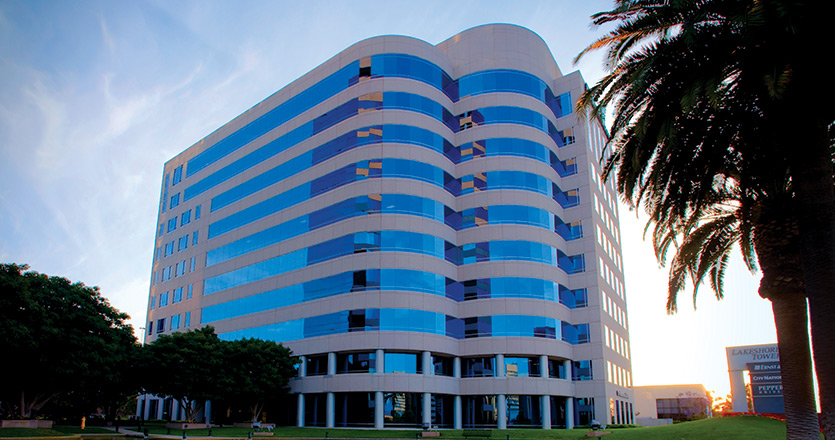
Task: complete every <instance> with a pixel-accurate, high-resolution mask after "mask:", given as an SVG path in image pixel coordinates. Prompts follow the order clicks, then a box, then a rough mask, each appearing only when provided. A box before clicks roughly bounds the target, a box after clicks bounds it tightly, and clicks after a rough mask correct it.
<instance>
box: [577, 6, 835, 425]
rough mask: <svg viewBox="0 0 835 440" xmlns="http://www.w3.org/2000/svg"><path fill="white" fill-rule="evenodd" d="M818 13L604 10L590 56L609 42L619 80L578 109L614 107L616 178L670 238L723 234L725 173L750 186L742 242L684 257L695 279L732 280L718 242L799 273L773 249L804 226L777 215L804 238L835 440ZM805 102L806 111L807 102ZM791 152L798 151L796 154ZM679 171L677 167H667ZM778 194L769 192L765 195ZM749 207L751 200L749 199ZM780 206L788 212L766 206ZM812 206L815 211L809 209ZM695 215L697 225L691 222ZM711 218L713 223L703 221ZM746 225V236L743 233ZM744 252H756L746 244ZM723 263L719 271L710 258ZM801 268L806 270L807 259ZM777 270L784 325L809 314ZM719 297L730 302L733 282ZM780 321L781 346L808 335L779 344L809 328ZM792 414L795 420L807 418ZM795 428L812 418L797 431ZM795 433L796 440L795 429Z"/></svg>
mask: <svg viewBox="0 0 835 440" xmlns="http://www.w3.org/2000/svg"><path fill="white" fill-rule="evenodd" d="M810 12H811V10H809V9H808V8H807V9H804V4H803V3H802V2H775V1H767V0H761V1H758V2H754V1H745V0H740V1H732V0H712V1H711V0H703V1H695V0H693V1H675V0H669V1H660V0H659V1H625V0H623V1H619V2H617V7H616V8H615V9H614V10H612V11H609V12H603V13H600V14H597V15H595V16H593V18H594V20H595V22H596V23H598V24H602V23H608V22H617V23H618V26H617V28H616V29H615V30H614V31H612V32H610V33H609V34H608V35H607V36H605V37H603V38H601V39H599V40H598V41H596V42H595V43H593V44H592V45H590V46H589V48H587V49H586V50H585V51H584V52H583V53H581V54H580V56H582V55H583V54H584V53H586V52H588V51H589V50H593V49H599V48H604V47H605V48H608V61H609V66H610V68H611V73H610V74H609V75H607V76H606V77H604V78H603V80H601V81H600V82H599V83H598V84H597V85H596V86H595V87H593V88H592V89H590V90H589V91H588V92H587V93H586V94H584V96H583V97H582V98H581V102H580V106H581V107H582V108H587V109H589V113H590V114H591V115H592V116H595V117H601V118H602V116H603V113H604V111H605V109H606V108H607V106H613V107H614V108H615V110H616V112H615V117H614V120H613V121H612V124H611V132H612V134H613V136H612V143H611V145H610V146H611V148H612V150H611V155H610V157H609V158H608V161H607V165H606V168H605V173H606V174H608V173H609V172H611V171H612V170H613V169H615V168H616V169H617V176H618V190H619V192H620V193H621V194H623V195H624V196H625V197H626V198H627V199H628V200H629V201H630V202H631V203H632V205H633V206H635V207H637V206H638V205H639V204H640V203H641V201H642V200H646V201H647V204H648V210H649V211H650V213H651V216H652V217H653V221H656V225H661V227H660V229H657V232H658V233H659V234H661V235H660V237H664V236H665V233H664V231H678V232H682V233H695V232H696V231H699V232H701V233H702V234H704V233H706V232H707V230H706V229H700V228H701V227H702V226H704V227H708V226H705V225H709V224H713V227H718V226H719V225H720V224H721V223H711V222H710V221H708V220H710V219H712V216H713V215H718V213H716V212H712V211H710V209H708V208H709V207H711V206H713V203H715V201H716V200H717V194H722V192H721V191H718V190H717V184H718V187H723V185H724V184H723V182H724V181H725V179H731V183H732V185H731V187H733V186H734V185H736V186H737V187H738V191H739V196H740V197H742V199H739V198H737V199H735V203H736V204H737V205H736V206H738V207H739V211H737V212H736V214H738V215H737V217H736V218H737V219H738V222H740V223H737V224H736V225H737V228H736V229H737V230H738V231H739V233H738V234H739V235H738V236H736V238H734V236H733V235H732V234H730V233H729V230H733V229H734V226H733V224H724V226H723V228H721V229H718V230H717V231H719V232H717V233H720V232H721V234H720V235H712V236H711V235H708V236H704V237H705V240H707V237H710V240H708V241H705V242H702V243H701V244H703V245H706V246H708V247H707V248H705V250H710V252H709V253H708V254H707V255H714V256H722V255H725V256H724V257H721V258H719V259H718V260H711V258H710V257H706V256H703V257H706V258H703V257H700V258H698V259H696V260H691V263H692V262H694V261H696V262H698V265H696V266H688V265H687V264H684V263H683V262H684V261H685V260H681V264H683V266H681V268H683V269H681V270H683V271H684V272H688V271H690V273H692V274H694V275H697V277H696V278H697V280H701V278H702V277H704V276H705V274H706V273H708V272H711V270H712V272H711V281H712V282H714V288H716V287H720V286H721V282H720V283H718V285H717V284H716V281H721V277H720V278H718V279H717V278H715V277H716V276H720V275H721V274H722V270H719V268H724V264H726V261H727V260H726V258H727V257H726V255H727V251H728V250H729V249H730V248H722V247H721V242H722V241H721V240H720V241H717V239H718V238H720V237H721V238H724V239H725V240H724V242H725V243H726V244H727V243H732V242H734V241H739V242H740V243H741V244H746V243H747V244H751V243H752V242H753V243H754V244H755V246H754V248H755V249H756V253H757V254H758V255H759V257H760V264H761V266H762V268H763V272H764V274H766V272H768V274H772V273H775V271H777V270H788V269H787V268H786V264H783V263H782V262H780V261H779V260H775V259H774V258H775V256H780V255H785V253H784V252H774V251H772V249H774V248H775V247H773V246H770V243H772V242H776V243H778V244H779V242H780V240H782V239H784V238H785V235H786V233H787V232H792V231H795V229H792V228H789V229H787V228H788V227H789V226H790V225H791V224H793V222H789V223H787V222H786V221H783V222H774V221H771V220H765V219H768V218H769V216H771V217H774V214H771V213H773V212H778V211H779V210H780V209H786V206H791V210H790V212H794V213H795V214H797V215H796V217H795V218H796V219H797V223H798V228H799V231H800V233H799V235H798V240H799V243H800V245H799V247H800V249H801V251H802V252H801V255H802V257H803V265H802V267H803V270H804V271H805V277H804V280H805V291H806V293H807V294H808V295H809V302H810V310H811V315H812V330H813V340H814V343H815V347H816V348H817V350H815V356H816V360H817V362H816V365H817V366H818V373H819V383H820V386H821V403H822V406H823V410H824V426H825V430H826V434H827V437H829V438H835V434H833V432H832V430H833V429H834V428H835V423H832V422H835V420H833V409H835V405H833V404H835V389H833V385H835V383H833V380H835V372H833V365H835V363H833V362H831V361H830V362H826V359H828V357H831V356H832V353H833V351H832V350H831V349H830V348H829V346H830V345H831V344H832V343H833V337H832V335H835V326H834V325H833V322H835V320H832V319H831V314H832V313H833V312H835V301H833V299H835V296H833V295H832V294H831V292H830V291H829V290H828V289H829V288H830V287H831V286H833V285H835V258H833V255H832V254H833V251H834V250H835V246H833V243H835V241H833V231H835V228H833V226H832V225H833V224H835V223H833V219H835V191H833V190H832V185H833V178H832V176H833V174H832V162H831V157H832V156H831V154H830V149H829V143H828V141H829V137H828V135H827V132H826V130H825V129H826V127H827V126H828V125H829V124H830V123H831V122H832V119H833V117H832V115H833V113H832V111H831V110H827V111H825V112H824V111H818V110H820V109H818V107H819V106H818V105H814V104H815V102H814V101H813V100H814V99H818V97H819V96H820V94H818V95H811V94H809V93H805V92H808V91H809V90H810V89H811V87H812V85H810V82H809V80H813V79H815V77H814V73H813V72H814V71H815V69H813V68H811V66H810V61H809V60H808V59H804V58H803V57H800V56H798V54H803V53H805V51H804V50H802V49H804V48H806V47H807V46H808V43H810V42H811V41H813V40H814V38H813V37H814V36H815V33H814V32H815V31H817V32H819V33H820V32H823V31H822V30H821V29H825V28H814V27H813V26H810V23H812V24H814V23H813V22H814V20H815V19H816V18H817V17H820V15H821V14H823V15H824V16H825V12H826V11H814V12H815V13H816V14H818V15H817V16H815V14H810ZM798 35H799V36H798ZM804 44H805V45H804ZM578 57H579V56H578ZM817 70H819V69H817ZM817 84H820V82H818V83H817ZM804 93H805V94H804ZM828 93H830V94H831V91H828ZM810 98H811V99H810ZM801 103H805V104H806V105H805V106H803V107H798V106H799V105H801ZM806 110H812V111H811V112H807V111H806ZM780 118H782V119H780ZM778 121H779V123H778ZM786 124H791V128H789V129H787V128H786ZM787 132H788V133H787ZM801 132H802V133H801ZM789 134H791V135H794V136H795V137H796V138H802V142H800V143H796V144H787V143H786V140H787V138H788V135H789ZM787 145H792V148H791V149H789V148H785V147H786V146H787ZM676 160H678V161H680V162H676ZM676 164H678V165H677V167H676V166H675V165H676ZM754 164H756V165H754ZM774 165H780V166H783V167H784V168H785V167H786V166H788V178H787V179H788V180H787V182H790V183H791V185H790V186H791V191H792V192H787V191H786V190H787V189H788V187H789V185H787V182H782V183H780V184H777V185H776V186H775V185H774V181H769V183H768V185H766V184H765V182H763V179H762V177H765V176H769V175H770V174H769V173H771V172H773V171H774V170H772V169H771V167H772V166H774ZM670 168H674V169H676V170H677V171H669V169H670ZM665 170H667V171H665ZM784 171H785V169H784ZM777 175H780V174H779V173H778V174H777ZM782 175H786V173H785V172H784V173H783V174H782ZM781 186H782V192H783V193H786V194H790V197H789V200H790V201H791V204H790V205H781V204H780V203H776V202H773V201H772V202H767V203H766V201H767V200H768V197H776V196H773V195H770V194H775V191H774V190H773V189H774V188H777V189H780V188H781ZM766 188H768V189H771V191H767V192H764V194H760V196H759V198H755V197H754V195H756V194H757V191H760V192H763V191H764V189H766ZM777 193H779V191H777ZM726 196H727V194H725V195H724V196H723V197H726ZM766 196H768V197H766ZM721 199H722V197H719V199H718V200H721ZM753 200H757V202H752V201H753ZM726 201H727V200H726ZM743 201H745V204H744V205H739V204H740V203H742V202H743ZM732 206H733V205H732ZM741 206H744V207H745V208H744V209H742V207H741ZM769 206H777V207H778V208H776V209H768V210H763V207H769ZM665 210H668V211H665ZM814 210H817V211H814ZM757 212H760V213H764V215H763V216H760V217H757V218H760V219H761V220H760V221H762V223H761V224H756V223H752V219H753V218H754V217H752V214H753V213H757ZM809 212H815V213H816V215H814V216H811V215H808V213H809ZM742 214H745V215H742ZM694 216H695V220H694V222H691V223H688V222H687V220H688V219H690V218H691V217H694ZM700 216H707V217H705V218H702V219H699V218H700ZM810 218H811V219H810ZM726 221H727V218H726ZM659 222H660V223H659ZM665 222H666V223H665ZM743 224H744V225H745V227H744V228H743V227H742V225H743ZM729 228H730V229H729ZM744 231H748V232H747V234H748V235H743V234H742V233H743V232H744ZM729 234H730V235H729ZM667 235H669V234H667ZM743 237H748V238H747V239H743ZM790 241H791V240H790ZM663 242H664V240H660V241H657V243H663ZM692 243H693V244H692V245H691V246H690V248H692V249H698V248H699V246H697V243H699V240H696V239H694V240H693V241H692ZM717 246H718V247H717ZM776 248H777V249H779V246H777V247H776ZM663 249H664V247H663V246H662V247H661V248H657V250H663ZM747 249H748V252H747V255H748V256H749V257H752V256H753V254H752V253H751V247H750V246H749V247H748V248H747ZM723 250H724V253H723ZM743 253H744V255H745V254H746V250H745V248H743ZM685 254H686V253H685ZM696 255H698V253H697V254H696ZM659 256H663V253H661V254H659ZM810 256H811V258H810ZM711 261H714V264H709V263H710V262H711ZM748 261H749V262H752V261H753V260H752V259H751V258H749V259H748ZM705 264H706V265H705ZM675 267H676V266H675V265H674V271H675ZM751 267H753V265H752V266H751ZM794 267H795V272H796V270H797V269H796V267H797V266H796V261H795V266H794ZM709 269H711V270H709ZM704 270H708V272H704ZM776 273H777V275H774V276H772V275H766V276H765V277H764V278H765V280H766V283H765V285H761V289H760V290H761V294H763V295H764V296H766V297H768V298H769V299H771V300H772V304H773V305H774V306H775V312H776V314H775V318H777V319H781V320H782V319H789V318H794V319H800V318H799V317H800V315H798V314H797V313H793V314H786V313H784V310H785V309H784V305H783V304H782V303H783V301H782V300H783V298H782V297H780V296H778V295H777V294H775V293H774V292H775V291H776V289H777V288H779V287H780V286H779V283H777V284H773V283H771V282H770V281H769V280H778V279H779V278H780V277H781V275H780V274H779V272H776ZM700 274H701V276H699V275H700ZM794 278H797V276H796V274H795V276H794V277H793V279H794ZM671 287H675V286H673V285H671ZM784 287H786V288H787V289H788V290H787V292H792V293H791V294H789V295H788V296H790V297H791V298H797V294H798V293H797V292H802V291H803V290H802V289H799V288H798V286H797V285H795V286H793V287H791V286H784ZM671 290H674V289H671ZM717 292H718V293H719V294H720V295H721V287H720V288H719V290H718V291H717ZM775 301H777V302H779V303H781V305H779V306H778V304H777V303H776V302H775ZM785 302H786V303H789V301H788V300H786V301H785ZM672 304H673V305H674V303H672ZM792 304H794V307H795V309H797V308H800V301H799V300H795V301H793V302H792ZM672 310H674V308H673V309H672ZM803 315H804V316H805V309H804V313H803ZM781 322H782V321H781ZM804 322H805V318H804ZM782 324H785V322H782ZM782 324H781V323H777V328H778V338H779V339H780V340H781V342H783V345H785V342H791V341H798V340H805V339H797V338H794V337H792V338H787V337H781V335H780V333H779V332H780V330H781V329H786V328H793V327H798V326H799V327H803V328H804V333H805V323H804V324H803V325H800V324H798V323H795V324H791V325H789V326H788V327H787V326H786V325H782ZM781 350H784V348H783V347H782V346H781ZM807 350H808V348H807ZM784 356H787V355H784ZM784 358H785V357H784ZM784 374H785V373H784ZM791 392H792V391H791V390H787V393H791ZM795 397H796V396H795ZM793 400H796V399H795V398H794V397H788V396H787V401H786V403H787V406H790V403H789V402H791V401H793ZM791 411H794V409H791ZM787 412H790V410H789V408H787ZM787 415H789V416H790V418H791V419H793V420H797V415H796V414H787ZM792 426H802V424H800V425H797V424H794V423H790V428H792ZM790 431H791V432H790V433H789V435H790V436H792V435H794V434H793V432H794V431H793V430H792V429H790ZM801 435H802V434H801ZM815 438H817V437H815Z"/></svg>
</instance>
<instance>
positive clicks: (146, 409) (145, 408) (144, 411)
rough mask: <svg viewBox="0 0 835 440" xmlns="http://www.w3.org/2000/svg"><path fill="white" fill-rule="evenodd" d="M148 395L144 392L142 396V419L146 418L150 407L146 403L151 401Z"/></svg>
mask: <svg viewBox="0 0 835 440" xmlns="http://www.w3.org/2000/svg"><path fill="white" fill-rule="evenodd" d="M149 397H150V396H149V395H148V394H146V395H145V398H144V402H145V405H144V406H143V407H142V420H148V411H150V408H148V406H149V405H148V403H149V402H150V401H151V399H149Z"/></svg>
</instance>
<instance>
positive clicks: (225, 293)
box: [147, 25, 631, 428]
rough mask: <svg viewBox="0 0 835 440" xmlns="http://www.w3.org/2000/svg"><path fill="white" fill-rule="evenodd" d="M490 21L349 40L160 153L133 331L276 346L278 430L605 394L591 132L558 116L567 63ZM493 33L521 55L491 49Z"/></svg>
mask: <svg viewBox="0 0 835 440" xmlns="http://www.w3.org/2000/svg"><path fill="white" fill-rule="evenodd" d="M491 26H492V27H491ZM491 26H487V27H485V29H486V28H489V29H493V28H496V29H505V31H504V32H503V33H502V32H499V33H496V34H495V35H493V34H490V33H489V32H487V31H486V30H484V29H482V28H476V30H473V31H472V32H475V33H476V34H478V35H479V36H480V37H478V38H475V37H474V38H470V39H462V40H461V41H458V40H455V39H453V40H449V41H447V42H444V43H441V44H439V45H438V46H436V47H432V46H429V45H427V44H426V43H422V42H416V41H415V40H411V39H407V38H404V37H381V38H383V39H386V38H393V39H394V40H396V41H397V42H398V43H397V44H395V45H391V46H389V45H384V44H371V43H368V44H366V43H365V42H363V43H359V44H358V48H357V50H352V51H350V52H345V53H343V54H340V55H338V56H337V59H334V60H331V61H328V62H326V63H325V64H323V65H322V66H320V67H319V68H317V70H316V71H314V72H312V73H310V74H309V75H308V76H306V77H305V80H304V81H303V82H299V83H295V84H294V85H293V86H292V87H288V88H287V89H286V90H283V91H281V92H278V93H277V94H275V95H273V96H271V97H270V98H268V99H267V100H265V101H264V102H263V103H261V104H259V105H257V106H255V107H253V108H252V109H250V110H249V111H247V112H246V113H245V114H244V115H242V116H241V117H239V118H237V119H235V120H233V121H231V122H230V123H229V124H227V126H225V127H223V128H222V129H219V130H218V131H217V132H215V133H213V134H211V135H209V136H208V137H207V138H206V139H204V140H203V141H200V142H199V143H197V144H195V145H194V146H192V147H191V148H189V149H187V150H185V151H184V152H183V153H181V154H180V155H178V156H177V157H175V158H174V159H172V160H171V161H169V162H168V163H167V164H166V166H165V171H164V173H163V179H162V187H161V191H160V195H161V199H160V205H159V220H158V222H157V225H156V227H155V231H156V232H157V234H156V237H155V240H156V243H155V253H154V262H153V269H152V272H153V273H152V276H151V292H150V297H149V318H148V320H149V323H148V326H147V329H148V334H147V337H148V339H149V340H153V339H154V338H156V337H158V336H159V335H161V334H165V333H166V332H171V331H183V330H190V329H194V328H197V327H199V326H203V325H212V326H214V327H215V329H216V331H217V333H218V334H219V335H220V337H221V338H223V339H237V338H249V337H256V338H262V339H266V340H271V341H276V342H282V343H284V344H286V345H288V346H290V347H291V348H292V349H293V351H294V353H295V354H296V355H298V356H299V357H300V358H301V360H302V362H301V364H300V365H299V377H298V378H296V379H294V380H293V381H291V388H292V390H293V396H294V398H295V399H298V400H297V401H296V402H294V403H293V404H292V405H291V406H295V407H296V419H295V420H293V421H292V423H293V424H296V425H299V426H326V427H340V426H365V427H371V426H373V427H377V428H382V427H386V426H391V427H416V426H424V425H426V424H428V425H431V426H438V427H446V428H464V427H470V428H471V427H497V428H504V427H507V426H542V427H552V426H554V427H565V426H570V425H572V424H573V423H580V422H582V421H583V420H587V419H588V417H589V416H594V415H595V414H596V413H595V412H597V415H598V417H603V416H604V415H605V405H606V404H607V403H608V402H609V399H611V398H615V397H616V398H617V399H619V401H624V398H623V397H622V396H621V397H617V396H618V395H615V394H612V393H614V392H615V391H616V390H620V389H625V388H628V386H629V385H630V384H631V376H629V360H628V334H627V331H626V328H627V320H626V314H625V312H624V310H625V296H624V293H623V283H622V263H621V260H620V247H619V232H618V231H617V211H616V205H615V202H614V200H615V198H614V195H613V194H614V193H613V190H612V188H611V187H610V186H607V184H604V183H602V182H600V180H599V178H597V177H596V175H597V174H599V164H597V162H596V158H597V157H599V156H600V148H602V146H603V145H604V143H605V139H604V138H603V130H602V129H601V128H600V127H599V125H596V122H593V121H587V120H584V119H581V118H578V116H577V115H576V114H574V113H573V111H572V108H573V105H574V99H576V97H578V96H579V95H580V94H581V93H582V91H583V90H584V83H583V82H582V78H581V77H580V76H579V73H576V72H575V73H572V74H569V75H565V76H562V75H561V74H560V73H559V69H558V68H557V67H556V65H555V64H554V63H553V60H551V59H550V54H549V53H548V51H547V50H546V49H544V46H543V45H542V44H541V41H540V40H537V37H535V36H533V34H531V33H530V32H529V31H524V32H520V31H518V29H517V28H515V27H512V26H508V25H491ZM467 32H471V31H467ZM514 32H516V33H517V34H518V35H516V34H514ZM513 35H516V36H513ZM502 38H511V39H514V38H516V39H518V41H517V40H513V41H514V42H512V43H509V44H508V45H505V44H504V43H502V44H498V43H497V44H493V43H490V44H487V43H481V41H482V40H484V39H486V40H485V41H488V40H489V41H493V40H496V41H498V40H500V39H502ZM370 41H372V42H373V41H375V39H372V40H370ZM481 44H486V45H484V46H480V45H481ZM462 45H463V46H462ZM453 46H455V47H458V48H459V49H460V48H461V47H465V48H467V47H468V48H469V49H467V50H464V49H460V50H459V49H455V50H452V49H451V47H453ZM470 46H472V47H470ZM505 46H507V47H523V46H525V47H529V49H530V51H531V55H532V57H531V58H530V59H529V61H524V62H523V61H520V60H521V58H518V57H516V54H515V52H513V51H511V52H509V53H511V54H512V55H508V53H504V54H502V55H500V56H499V55H497V56H496V57H491V56H490V54H491V53H492V52H493V51H502V50H505V49H498V48H499V47H505ZM384 47H394V48H396V49H397V50H396V53H386V52H385V50H383V48H384ZM508 50H510V49H508ZM347 53H352V54H357V55H355V58H351V59H349V58H346V57H348V55H347ZM453 53H454V54H456V55H455V56H453V55H451V54H453ZM526 53H527V52H526ZM474 54H479V55H478V57H477V58H478V60H477V61H474V58H473V57H476V55H474ZM525 59H527V58H525ZM473 66H478V67H477V68H475V69H474V68H473ZM453 72H455V74H456V75H458V77H455V75H453ZM299 84H304V86H299ZM185 292H188V294H187V295H184V294H183V293H185ZM169 293H171V295H170V296H169ZM157 297H159V298H157ZM171 298H173V300H171ZM606 315H607V316H606ZM604 321H605V322H606V324H605V325H604V324H603V322H604ZM154 323H156V324H154ZM166 323H168V325H166ZM601 335H605V336H601ZM605 341H618V348H617V349H613V348H612V347H610V344H609V342H605ZM604 342H605V343H604ZM595 343H596V344H595ZM575 350H577V353H583V354H582V355H579V356H575V355H574V353H575ZM589 353H593V354H592V355H590V354H589ZM618 356H619V357H618ZM575 357H576V359H575ZM615 357H617V358H615ZM604 360H605V362H604ZM604 367H607V368H608V370H609V371H617V372H619V373H621V374H620V375H619V376H618V377H613V376H612V375H609V374H607V372H606V371H604ZM615 367H617V368H615ZM598 368H599V369H600V371H596V370H595V369H598ZM323 377H324V378H327V379H326V380H325V381H324V382H323ZM441 378H443V380H441ZM506 378H507V382H506V386H505V385H502V387H503V388H502V389H504V388H507V394H495V393H494V391H493V390H494V389H499V388H497V387H495V386H494V385H495V384H493V382H492V381H496V380H505V379H506ZM444 381H446V382H444ZM463 381H469V382H467V386H466V387H465V386H463V384H464V382H463ZM581 381H599V382H600V385H602V384H603V383H605V386H597V387H591V388H588V387H587V388H588V389H589V390H591V389H594V390H597V391H594V392H595V393H597V392H598V391H599V390H606V391H605V394H599V395H598V394H592V392H591V391H589V392H585V391H584V392H583V393H586V394H579V395H574V394H573V393H574V391H573V390H574V389H575V387H574V382H581ZM534 382H535V383H534ZM450 383H456V385H455V386H451V385H449V384H450ZM330 386H333V387H334V388H333V389H330V388H328V387H330ZM323 387H324V388H323ZM617 387H620V388H617ZM533 389H536V390H541V392H542V395H530V394H528V393H530V390H533ZM578 389H583V388H582V387H580V388H578ZM336 390H338V392H336ZM460 390H466V392H460ZM623 392H625V391H623ZM610 394H612V396H614V397H610ZM624 405H625V403H624ZM621 406H623V405H621ZM623 407H624V408H626V406H623ZM624 420H626V419H624Z"/></svg>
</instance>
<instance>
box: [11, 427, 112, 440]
mask: <svg viewBox="0 0 835 440" xmlns="http://www.w3.org/2000/svg"><path fill="white" fill-rule="evenodd" d="M112 433H113V431H108V430H107V429H103V428H97V427H94V426H90V427H88V428H87V429H85V430H84V431H82V430H81V427H79V426H53V427H52V428H0V438H6V437H62V436H69V435H76V434H112Z"/></svg>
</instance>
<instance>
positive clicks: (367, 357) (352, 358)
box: [336, 352, 377, 374]
mask: <svg viewBox="0 0 835 440" xmlns="http://www.w3.org/2000/svg"><path fill="white" fill-rule="evenodd" d="M376 371H377V355H376V353H371V352H368V353H338V354H337V355H336V374H350V373H375V372H376Z"/></svg>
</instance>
